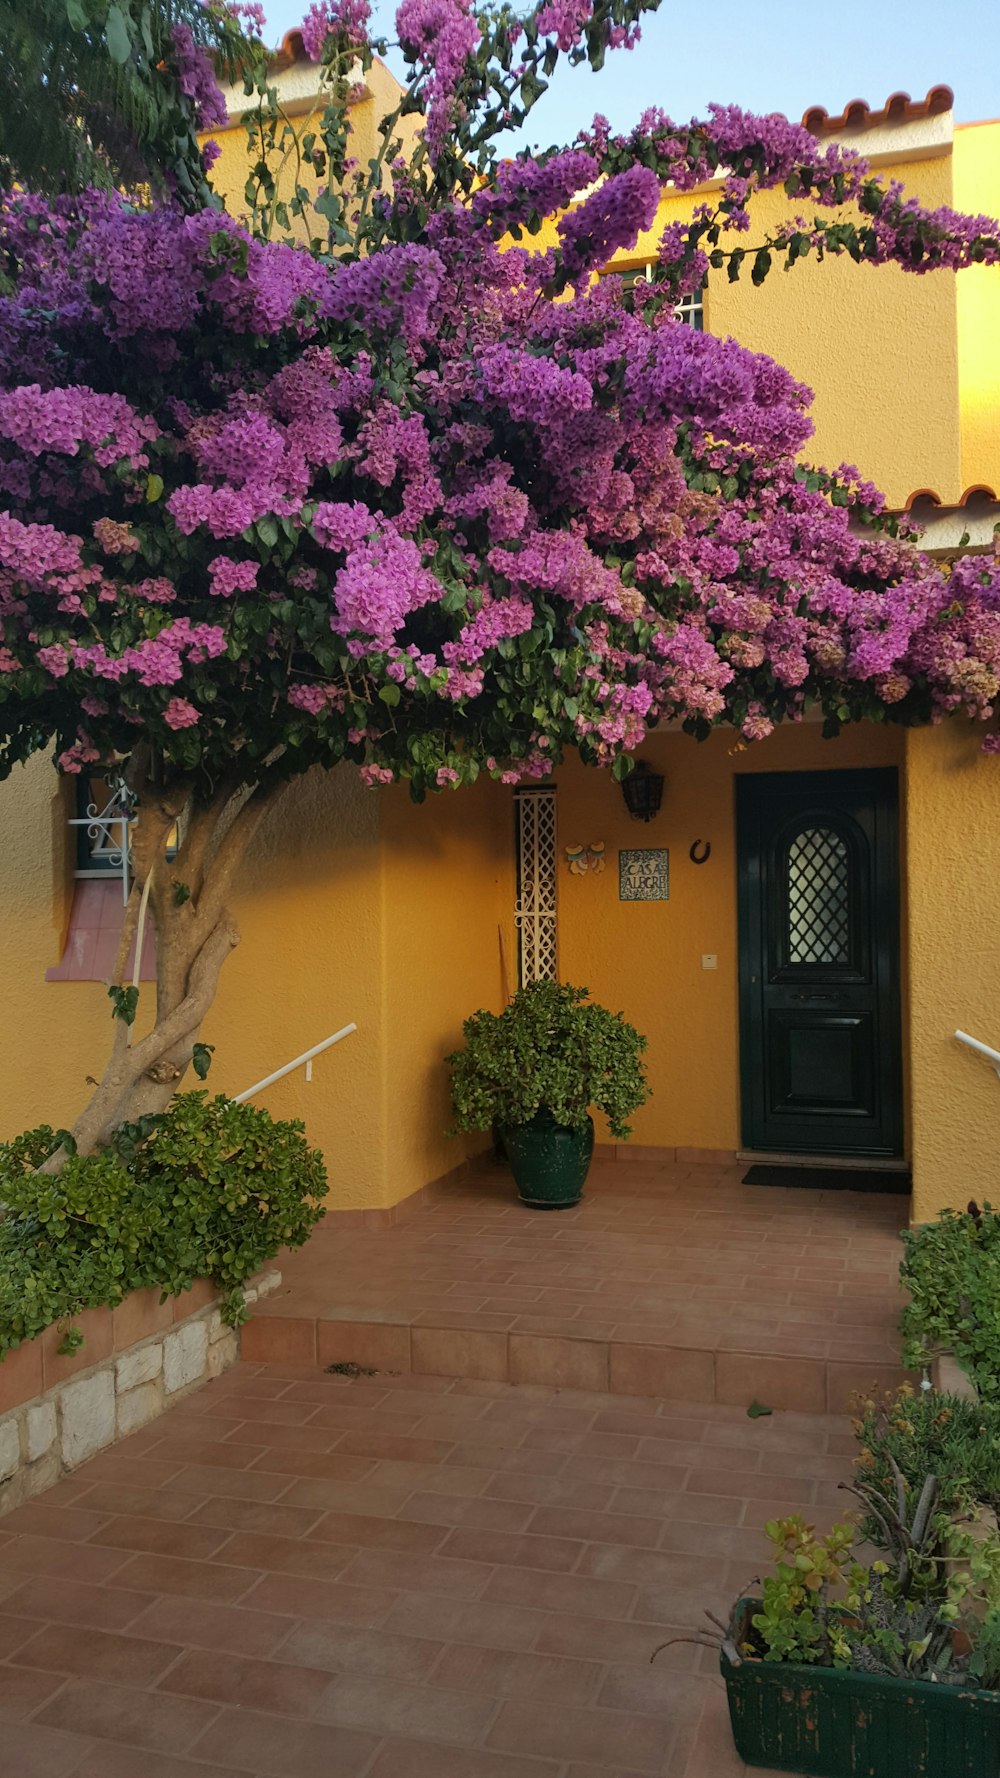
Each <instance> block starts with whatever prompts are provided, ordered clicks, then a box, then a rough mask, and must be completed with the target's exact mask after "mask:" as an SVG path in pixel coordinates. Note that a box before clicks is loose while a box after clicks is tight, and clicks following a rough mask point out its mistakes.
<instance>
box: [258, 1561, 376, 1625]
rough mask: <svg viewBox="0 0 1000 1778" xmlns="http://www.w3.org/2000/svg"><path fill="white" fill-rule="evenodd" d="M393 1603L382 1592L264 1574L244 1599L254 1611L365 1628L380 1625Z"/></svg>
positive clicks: (296, 1576) (367, 1588)
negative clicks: (358, 1625) (324, 1620)
mask: <svg viewBox="0 0 1000 1778" xmlns="http://www.w3.org/2000/svg"><path fill="white" fill-rule="evenodd" d="M395 1601H396V1594H395V1593H391V1592H389V1591H388V1589H386V1588H378V1587H347V1586H340V1585H339V1584H338V1583H337V1582H336V1581H327V1580H308V1579H306V1578H305V1577H304V1576H302V1575H293V1574H265V1575H264V1576H263V1578H262V1579H261V1580H260V1581H258V1583H257V1585H256V1586H255V1587H254V1589H253V1591H252V1592H251V1593H250V1594H248V1596H247V1599H246V1603H247V1604H248V1605H249V1606H250V1607H251V1608H252V1609H253V1610H255V1611H274V1612H278V1613H280V1614H283V1615H284V1616H286V1617H303V1618H314V1617H318V1618H325V1619H328V1620H329V1621H330V1622H331V1623H343V1624H361V1625H364V1626H365V1627H371V1626H372V1625H374V1624H378V1623H381V1622H382V1621H383V1620H384V1619H385V1617H386V1614H387V1613H388V1612H389V1610H390V1608H391V1607H392V1606H393V1605H394V1603H395Z"/></svg>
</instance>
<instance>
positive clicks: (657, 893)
mask: <svg viewBox="0 0 1000 1778" xmlns="http://www.w3.org/2000/svg"><path fill="white" fill-rule="evenodd" d="M618 899H619V901H669V900H670V853H669V851H668V850H667V848H666V847H665V846H640V847H637V848H629V849H628V850H627V851H624V852H619V854H618Z"/></svg>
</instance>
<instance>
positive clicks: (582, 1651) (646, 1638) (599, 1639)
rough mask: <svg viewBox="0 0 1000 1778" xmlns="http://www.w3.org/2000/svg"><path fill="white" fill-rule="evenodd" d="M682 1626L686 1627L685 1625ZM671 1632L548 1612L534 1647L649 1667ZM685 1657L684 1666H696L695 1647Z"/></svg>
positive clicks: (542, 1651)
mask: <svg viewBox="0 0 1000 1778" xmlns="http://www.w3.org/2000/svg"><path fill="white" fill-rule="evenodd" d="M678 1628H679V1629H681V1630H682V1626H678ZM668 1634H669V1632H668V1631H667V1630H665V1629H664V1628H663V1627H662V1626H661V1625H659V1624H650V1623H635V1622H632V1621H629V1620H626V1619H624V1618H618V1619H611V1618H588V1617H582V1616H580V1615H578V1614H577V1613H573V1614H571V1615H569V1616H567V1615H566V1614H565V1613H562V1614H560V1613H557V1612H547V1613H545V1614H543V1615H542V1616H541V1619H540V1622H539V1625H538V1631H537V1635H536V1639H535V1642H534V1645H533V1646H534V1648H535V1649H536V1650H537V1651H538V1652H539V1653H540V1654H550V1655H563V1656H568V1657H569V1658H571V1659H573V1660H584V1661H593V1660H597V1659H600V1660H601V1661H608V1662H612V1663H618V1662H625V1663H627V1664H632V1663H638V1664H639V1665H641V1666H648V1664H649V1660H650V1657H651V1656H652V1654H653V1652H654V1650H655V1649H656V1648H657V1646H658V1645H659V1644H660V1643H661V1642H663V1641H664V1640H665V1638H666V1636H667V1635H668ZM682 1656H683V1659H682V1665H684V1666H686V1667H689V1668H690V1667H693V1666H694V1660H695V1651H694V1649H693V1648H688V1649H684V1650H683V1651H682Z"/></svg>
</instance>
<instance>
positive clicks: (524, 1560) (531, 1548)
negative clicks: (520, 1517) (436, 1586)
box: [439, 1529, 582, 1574]
mask: <svg viewBox="0 0 1000 1778" xmlns="http://www.w3.org/2000/svg"><path fill="white" fill-rule="evenodd" d="M439 1553H440V1555H441V1556H447V1557H448V1558H449V1559H453V1558H454V1557H456V1556H460V1557H464V1558H467V1559H468V1560H470V1561H479V1562H491V1563H495V1564H496V1565H497V1566H499V1567H515V1568H540V1569H544V1570H548V1571H551V1572H552V1573H554V1574H569V1573H570V1572H571V1570H572V1569H574V1568H575V1567H576V1565H577V1563H578V1562H579V1560H580V1556H581V1554H582V1547H581V1545H580V1543H579V1542H574V1541H573V1540H572V1539H571V1538H568V1537H545V1536H542V1535H541V1534H536V1533H534V1532H532V1533H531V1534H530V1535H526V1536H512V1535H510V1534H509V1533H507V1532H503V1531H483V1530H468V1529H465V1530H461V1529H460V1530H456V1531H453V1532H452V1533H451V1536H450V1537H449V1538H448V1539H447V1540H446V1542H445V1543H443V1544H442V1545H441V1549H440V1552H439Z"/></svg>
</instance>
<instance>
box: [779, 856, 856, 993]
mask: <svg viewBox="0 0 1000 1778" xmlns="http://www.w3.org/2000/svg"><path fill="white" fill-rule="evenodd" d="M785 917H786V932H785V936H786V944H787V957H788V962H789V963H790V964H806V965H809V964H811V965H813V966H815V965H817V964H843V965H846V964H849V963H850V961H851V856H850V852H849V850H848V846H847V842H846V840H845V839H844V838H843V836H842V835H841V834H839V833H837V831H836V829H835V828H832V827H819V826H816V827H803V828H802V829H801V830H800V831H799V832H798V833H797V834H795V836H794V838H793V839H792V840H791V841H790V843H789V846H788V851H787V853H786V859H785Z"/></svg>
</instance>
